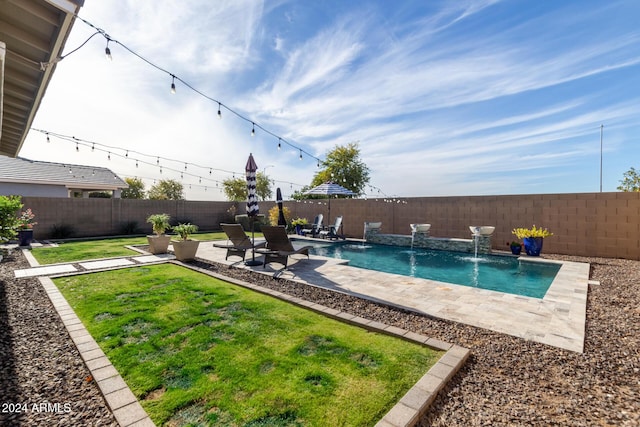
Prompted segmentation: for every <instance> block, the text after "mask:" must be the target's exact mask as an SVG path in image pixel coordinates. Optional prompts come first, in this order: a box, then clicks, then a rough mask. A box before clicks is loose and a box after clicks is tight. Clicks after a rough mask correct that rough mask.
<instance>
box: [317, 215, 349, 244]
mask: <svg viewBox="0 0 640 427" xmlns="http://www.w3.org/2000/svg"><path fill="white" fill-rule="evenodd" d="M341 225H342V215H340V216H337V217H336V222H335V223H334V224H333V225H330V226H329V228H325V229H324V230H322V231H321V232H320V237H322V238H323V239H344V236H342V235H341V234H338V230H340V226H341Z"/></svg>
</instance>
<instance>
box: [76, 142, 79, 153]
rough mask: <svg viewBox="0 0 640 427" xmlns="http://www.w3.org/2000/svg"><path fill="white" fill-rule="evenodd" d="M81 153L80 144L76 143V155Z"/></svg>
mask: <svg viewBox="0 0 640 427" xmlns="http://www.w3.org/2000/svg"><path fill="white" fill-rule="evenodd" d="M79 151H80V147H79V146H78V143H77V142H76V153H77V152H79Z"/></svg>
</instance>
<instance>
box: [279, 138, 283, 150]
mask: <svg viewBox="0 0 640 427" xmlns="http://www.w3.org/2000/svg"><path fill="white" fill-rule="evenodd" d="M281 148H282V138H278V151H280V149H281Z"/></svg>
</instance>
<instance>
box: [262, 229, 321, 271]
mask: <svg viewBox="0 0 640 427" xmlns="http://www.w3.org/2000/svg"><path fill="white" fill-rule="evenodd" d="M262 234H264V238H265V239H266V241H267V246H266V248H264V249H260V250H259V251H258V253H261V254H263V255H264V264H263V267H266V266H267V264H269V263H271V262H277V263H280V264H282V265H284V268H287V262H288V260H289V257H290V256H291V255H298V254H301V255H306V256H307V258H309V248H311V246H304V247H302V248H300V249H295V248H294V247H293V244H292V243H291V240H289V236H288V235H287V230H286V229H285V228H284V227H282V226H275V227H274V226H263V227H262Z"/></svg>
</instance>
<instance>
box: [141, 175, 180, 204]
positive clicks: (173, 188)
mask: <svg viewBox="0 0 640 427" xmlns="http://www.w3.org/2000/svg"><path fill="white" fill-rule="evenodd" d="M149 199H151V200H184V193H183V187H182V184H180V183H179V182H178V181H176V180H175V179H163V180H162V181H159V182H158V183H157V184H156V185H154V186H153V187H151V189H150V190H149Z"/></svg>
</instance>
